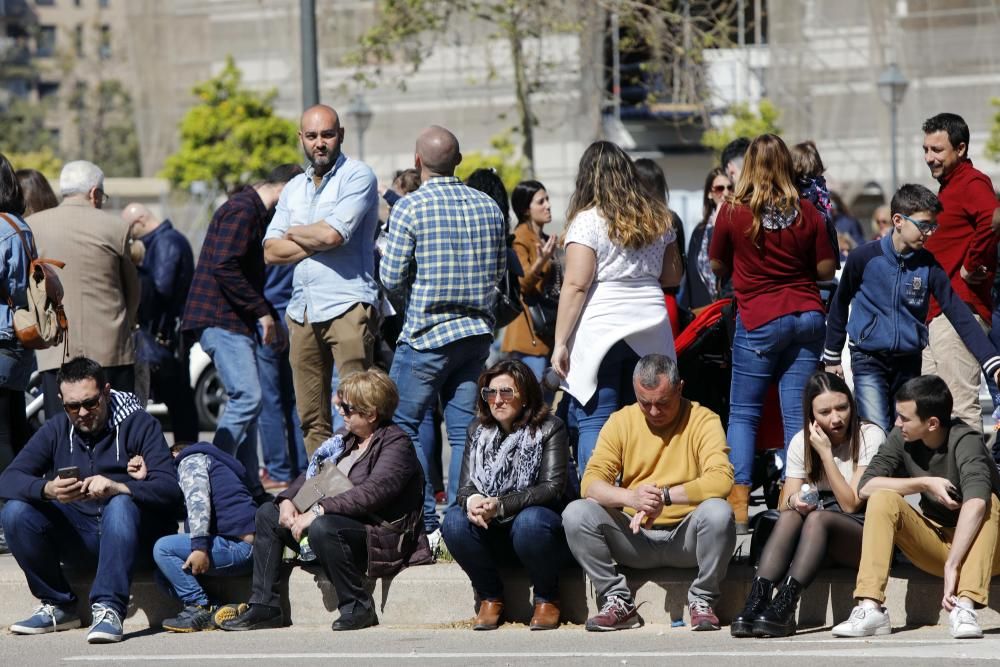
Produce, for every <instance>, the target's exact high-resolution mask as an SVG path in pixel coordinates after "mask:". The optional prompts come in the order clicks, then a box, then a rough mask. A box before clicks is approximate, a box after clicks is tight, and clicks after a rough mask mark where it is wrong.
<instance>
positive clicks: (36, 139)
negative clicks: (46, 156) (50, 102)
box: [0, 97, 56, 156]
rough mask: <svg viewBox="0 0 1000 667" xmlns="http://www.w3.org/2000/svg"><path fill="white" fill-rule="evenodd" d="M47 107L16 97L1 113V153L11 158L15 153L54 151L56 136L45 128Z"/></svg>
mask: <svg viewBox="0 0 1000 667" xmlns="http://www.w3.org/2000/svg"><path fill="white" fill-rule="evenodd" d="M45 112H46V107H45V106H44V105H42V104H32V103H31V102H29V101H27V100H24V99H21V98H18V97H15V98H12V99H11V100H10V103H9V104H8V105H7V107H6V108H4V109H3V110H2V111H0V127H3V132H0V151H2V152H3V153H4V154H5V155H7V156H10V155H11V154H14V153H31V152H35V151H40V150H43V149H46V148H48V149H54V148H55V146H56V140H55V136H54V135H53V134H52V132H50V131H49V130H48V129H46V127H45Z"/></svg>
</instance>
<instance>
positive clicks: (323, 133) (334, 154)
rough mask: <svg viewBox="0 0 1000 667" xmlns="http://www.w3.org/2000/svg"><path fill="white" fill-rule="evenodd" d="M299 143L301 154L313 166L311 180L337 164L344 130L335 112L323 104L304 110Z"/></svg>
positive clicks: (300, 123) (300, 124)
mask: <svg viewBox="0 0 1000 667" xmlns="http://www.w3.org/2000/svg"><path fill="white" fill-rule="evenodd" d="M299 141H301V142H302V152H303V153H305V156H306V159H307V160H309V163H310V164H312V166H313V178H320V177H322V176H323V174H325V173H327V172H328V171H330V169H331V168H333V165H335V164H336V163H337V160H338V159H339V158H340V145H341V144H342V143H343V141H344V128H343V127H341V126H340V117H339V116H338V115H337V112H336V111H335V110H334V109H333V108H332V107H328V106H326V105H325V104H317V105H315V106H311V107H309V108H308V109H306V110H305V111H304V112H303V114H302V120H301V121H300V122H299Z"/></svg>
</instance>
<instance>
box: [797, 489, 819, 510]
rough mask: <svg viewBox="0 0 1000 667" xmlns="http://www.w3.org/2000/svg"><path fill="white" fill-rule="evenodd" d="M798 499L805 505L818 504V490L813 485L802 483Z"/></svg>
mask: <svg viewBox="0 0 1000 667" xmlns="http://www.w3.org/2000/svg"><path fill="white" fill-rule="evenodd" d="M799 501H800V502H803V503H805V504H806V505H813V506H815V505H818V504H819V490H817V489H816V487H814V486H810V485H808V484H803V485H802V488H801V489H799Z"/></svg>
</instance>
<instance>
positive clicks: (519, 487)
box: [441, 360, 569, 630]
mask: <svg viewBox="0 0 1000 667" xmlns="http://www.w3.org/2000/svg"><path fill="white" fill-rule="evenodd" d="M479 394H480V395H479V399H478V401H477V404H476V413H477V415H478V419H476V420H474V421H473V422H472V423H471V424H470V425H469V430H468V437H467V439H466V444H465V454H464V457H463V459H462V476H461V479H460V481H459V489H458V499H457V504H456V505H454V506H452V507H451V509H449V510H448V513H447V514H446V515H445V519H444V525H443V526H442V527H441V532H442V536H443V537H444V541H445V544H447V545H448V550H449V551H450V552H451V555H452V556H454V558H455V561H456V562H457V563H458V564H459V565H461V566H462V569H463V570H465V573H466V574H467V575H469V579H471V580H472V587H473V588H474V589H475V591H476V596H477V597H478V598H479V600H480V605H479V614H478V615H477V616H476V621H475V626H474V629H475V630H494V629H496V627H497V626H498V625H499V624H500V617H501V615H502V614H503V582H502V581H501V580H500V575H499V573H498V571H497V566H498V565H500V564H502V563H508V562H511V561H513V562H514V563H516V562H518V561H519V562H520V563H521V564H523V565H524V567H525V568H527V570H528V577H529V578H530V579H531V584H532V588H533V589H534V594H535V611H534V615H533V616H532V618H531V626H530V627H531V629H532V630H550V629H553V628H556V627H558V625H559V569H560V567H561V566H562V565H563V563H564V562H566V561H567V560H568V558H569V547H568V546H567V545H566V536H565V534H564V533H563V527H562V517H561V516H560V514H559V512H560V510H561V509H562V507H561V504H562V497H563V490H564V488H565V486H566V472H567V460H568V456H569V450H568V445H567V437H566V426H565V425H564V424H563V422H562V420H560V419H559V418H557V417H555V416H553V415H551V414H550V413H549V409H548V407H546V405H545V403H544V402H543V401H542V389H541V386H540V385H539V384H538V380H536V379H535V375H534V373H532V371H531V369H529V368H528V366H526V365H525V364H524V363H523V362H521V361H516V360H511V361H501V362H500V363H498V364H496V365H495V366H493V367H492V368H490V369H488V370H486V371H484V372H483V374H482V375H480V376H479Z"/></svg>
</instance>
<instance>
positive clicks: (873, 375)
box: [851, 349, 922, 433]
mask: <svg viewBox="0 0 1000 667" xmlns="http://www.w3.org/2000/svg"><path fill="white" fill-rule="evenodd" d="M921 361H922V360H921V358H920V353H919V352H917V353H915V354H905V355H889V354H873V353H869V352H862V351H861V350H855V349H852V350H851V373H852V374H853V375H854V398H855V400H856V401H857V403H858V415H859V416H860V417H861V418H862V419H866V420H868V421H870V422H871V423H873V424H877V425H878V426H879V427H881V429H882V430H883V431H885V432H886V433H888V432H889V431H890V430H891V429H892V425H893V422H895V421H896V405H895V403H894V402H893V397H894V396H895V395H896V392H897V391H899V388H900V387H902V386H903V384H905V383H906V382H907V380H911V379H913V378H915V377H918V376H919V375H920V364H921Z"/></svg>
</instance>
